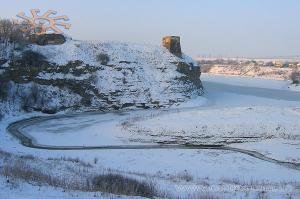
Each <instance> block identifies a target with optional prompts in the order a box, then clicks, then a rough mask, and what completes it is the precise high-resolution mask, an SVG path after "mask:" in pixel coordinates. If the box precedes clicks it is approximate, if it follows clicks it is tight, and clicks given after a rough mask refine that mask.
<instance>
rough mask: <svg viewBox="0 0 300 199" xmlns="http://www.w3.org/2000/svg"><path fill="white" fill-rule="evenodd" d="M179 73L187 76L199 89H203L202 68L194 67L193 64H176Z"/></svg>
mask: <svg viewBox="0 0 300 199" xmlns="http://www.w3.org/2000/svg"><path fill="white" fill-rule="evenodd" d="M174 64H176V66H177V71H178V72H180V73H183V74H185V75H186V77H187V79H189V80H190V81H191V82H193V84H194V85H195V86H196V87H197V88H202V82H201V80H200V75H201V68H200V66H194V65H193V63H190V64H188V63H186V62H176V63H174Z"/></svg>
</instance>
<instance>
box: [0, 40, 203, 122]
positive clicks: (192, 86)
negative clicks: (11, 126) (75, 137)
mask: <svg viewBox="0 0 300 199" xmlns="http://www.w3.org/2000/svg"><path fill="white" fill-rule="evenodd" d="M7 54H8V53H7ZM10 54H12V53H10ZM192 62H193V61H192V60H191V59H189V58H187V57H186V56H184V58H183V59H180V58H178V57H176V56H174V55H172V54H171V53H169V52H168V50H166V49H164V48H161V47H158V46H150V45H138V44H129V43H118V42H87V41H76V40H72V39H70V38H68V39H67V42H66V43H64V44H62V45H47V46H38V45H29V46H26V47H25V49H23V50H21V51H20V50H19V51H17V50H15V51H13V56H11V55H10V58H8V57H6V60H5V61H2V65H1V67H0V78H1V80H0V81H1V90H0V98H1V103H0V110H1V115H2V117H3V116H4V115H7V114H14V113H18V112H20V111H24V110H25V111H42V112H46V113H56V112H58V111H62V110H104V111H107V110H118V109H124V108H159V107H168V106H170V105H172V104H174V103H180V102H183V101H185V100H186V99H188V98H190V97H192V96H193V95H200V94H202V87H201V85H199V82H200V81H199V82H197V83H195V82H193V80H192V79H191V78H189V77H188V76H187V75H185V74H182V73H179V72H177V71H176V70H177V65H176V64H178V63H180V64H182V63H183V64H184V65H186V66H190V67H192V65H190V63H192ZM198 80H199V79H198ZM200 84H201V82H200Z"/></svg>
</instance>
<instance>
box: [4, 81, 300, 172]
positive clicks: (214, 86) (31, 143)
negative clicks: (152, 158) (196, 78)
mask: <svg viewBox="0 0 300 199" xmlns="http://www.w3.org/2000/svg"><path fill="white" fill-rule="evenodd" d="M204 85H205V86H206V90H209V91H210V92H221V91H222V92H232V93H237V94H243V95H252V96H258V97H266V98H272V99H279V100H288V101H300V92H291V91H285V90H274V89H263V88H253V87H243V86H233V85H226V84H221V83H215V82H205V81H204ZM208 106H212V105H211V104H209V105H208ZM195 108H199V109H201V108H203V107H193V109H195ZM206 108H207V107H206ZM189 109H190V108H184V109H180V111H188V110H189ZM171 111H174V110H165V111H164V112H165V113H166V112H171ZM176 111H178V109H177V110H176ZM164 112H162V114H164ZM115 113H117V114H126V112H125V111H118V112H115ZM95 114H104V113H102V112H86V113H79V114H68V115H58V116H46V117H34V118H29V119H24V120H21V121H17V122H15V123H12V124H10V125H9V126H8V127H7V131H8V132H9V133H11V134H12V135H13V136H15V137H16V138H17V139H19V140H20V142H21V144H22V145H24V146H26V147H30V148H36V149H46V150H95V149H97V150H106V149H135V150H137V149H212V150H223V151H224V150H226V151H232V152H237V153H243V154H246V155H249V156H251V157H254V158H258V159H260V160H264V161H267V162H271V163H275V164H278V165H281V166H284V167H287V168H291V169H295V170H300V164H296V163H291V162H285V161H280V160H276V159H273V158H270V157H267V156H265V155H263V154H261V153H258V152H256V151H251V150H244V149H239V148H233V147H228V146H225V145H179V144H154V145H103V146H50V145H42V144H39V143H37V141H36V140H35V139H34V138H33V137H31V136H29V135H28V134H27V133H26V132H24V131H23V129H24V128H25V127H27V126H32V125H35V124H38V123H41V122H46V121H48V120H52V119H64V118H72V117H76V116H78V115H80V116H81V115H95Z"/></svg>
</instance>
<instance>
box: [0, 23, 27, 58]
mask: <svg viewBox="0 0 300 199" xmlns="http://www.w3.org/2000/svg"><path fill="white" fill-rule="evenodd" d="M9 43H11V44H12V45H13V47H14V48H15V47H16V45H24V44H25V39H24V34H23V32H22V31H21V30H19V29H18V28H17V26H16V25H15V23H14V22H13V21H12V20H9V19H0V56H1V55H2V56H3V54H4V50H5V49H6V48H7V47H8V45H9Z"/></svg>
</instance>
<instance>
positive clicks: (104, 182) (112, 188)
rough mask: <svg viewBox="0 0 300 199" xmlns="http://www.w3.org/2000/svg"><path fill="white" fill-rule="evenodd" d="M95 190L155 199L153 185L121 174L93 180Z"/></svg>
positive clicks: (98, 177)
mask: <svg viewBox="0 0 300 199" xmlns="http://www.w3.org/2000/svg"><path fill="white" fill-rule="evenodd" d="M92 184H93V189H94V190H96V191H101V192H108V193H113V194H120V195H129V196H142V197H148V198H153V197H154V196H155V193H156V192H155V188H154V186H153V185H152V184H149V183H146V182H140V181H137V180H135V179H131V178H128V177H125V176H122V175H119V174H106V175H100V176H97V177H95V178H94V179H93V180H92Z"/></svg>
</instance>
